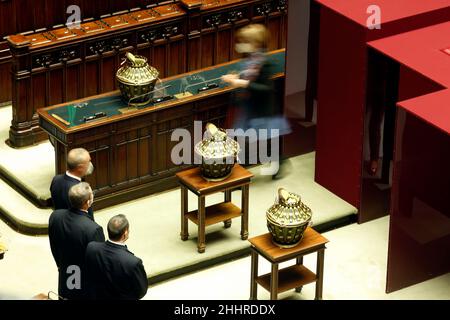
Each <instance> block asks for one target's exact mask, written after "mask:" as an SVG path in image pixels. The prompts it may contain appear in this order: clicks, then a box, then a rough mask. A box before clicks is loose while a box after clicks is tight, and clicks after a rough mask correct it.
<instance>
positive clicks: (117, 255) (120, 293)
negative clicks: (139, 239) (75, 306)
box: [86, 214, 148, 300]
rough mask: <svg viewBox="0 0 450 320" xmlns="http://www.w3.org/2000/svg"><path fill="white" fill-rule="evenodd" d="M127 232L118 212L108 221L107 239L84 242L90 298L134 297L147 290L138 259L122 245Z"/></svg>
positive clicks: (118, 298)
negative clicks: (86, 244)
mask: <svg viewBox="0 0 450 320" xmlns="http://www.w3.org/2000/svg"><path fill="white" fill-rule="evenodd" d="M128 235H129V224H128V220H127V218H126V217H125V216H124V215H121V214H120V215H117V216H114V217H112V218H111V220H109V222H108V237H109V240H108V241H106V242H103V243H99V242H91V243H90V244H89V245H88V247H87V249H86V272H87V277H88V287H89V288H88V291H89V293H90V297H91V299H101V300H105V299H109V300H138V299H141V298H142V297H143V296H145V294H146V293H147V288H148V281H147V274H146V272H145V269H144V266H143V264H142V260H141V259H139V258H138V257H135V256H134V254H133V253H131V252H130V251H128V248H127V246H126V245H125V241H126V240H127V239H128Z"/></svg>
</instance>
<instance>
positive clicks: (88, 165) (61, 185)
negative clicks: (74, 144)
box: [50, 148, 94, 220]
mask: <svg viewBox="0 0 450 320" xmlns="http://www.w3.org/2000/svg"><path fill="white" fill-rule="evenodd" d="M93 172H94V165H93V164H92V162H91V156H90V155H89V152H88V151H87V150H85V149H83V148H76V149H72V150H70V151H69V153H68V154H67V171H66V172H65V173H64V174H59V175H57V176H55V177H54V178H53V180H52V183H51V185H50V192H51V195H52V201H53V207H54V209H55V210H58V209H70V202H69V196H68V193H69V189H70V188H71V187H72V186H74V185H76V184H78V183H80V182H81V181H82V179H83V178H84V177H85V176H87V175H90V174H92V173H93ZM88 216H89V217H90V218H91V219H92V220H94V213H93V210H92V208H89V213H88Z"/></svg>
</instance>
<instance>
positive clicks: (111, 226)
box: [108, 214, 129, 241]
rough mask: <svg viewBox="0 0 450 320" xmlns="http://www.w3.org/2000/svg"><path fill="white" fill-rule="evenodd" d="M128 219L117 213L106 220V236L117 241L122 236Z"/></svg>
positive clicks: (126, 227)
mask: <svg viewBox="0 0 450 320" xmlns="http://www.w3.org/2000/svg"><path fill="white" fill-rule="evenodd" d="M128 226H129V223H128V220H127V217H125V215H123V214H118V215H116V216H114V217H112V218H111V219H109V222H108V237H109V239H110V240H112V241H118V240H120V238H122V236H123V234H124V233H125V231H126V230H128Z"/></svg>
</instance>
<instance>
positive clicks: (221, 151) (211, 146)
mask: <svg viewBox="0 0 450 320" xmlns="http://www.w3.org/2000/svg"><path fill="white" fill-rule="evenodd" d="M206 130H207V134H206V135H205V136H206V138H205V139H204V140H202V141H200V142H199V143H197V144H196V145H195V152H196V153H197V154H198V155H200V156H201V157H202V164H201V165H200V172H201V174H202V176H203V178H204V179H206V180H208V181H222V180H225V179H226V178H228V177H229V176H230V175H231V171H232V170H233V167H234V165H235V163H236V162H237V156H238V154H239V151H240V147H239V144H238V143H237V142H236V141H235V140H233V139H232V138H230V137H228V136H227V133H226V131H225V130H223V129H219V128H217V127H216V126H215V125H214V124H212V123H208V124H207V125H206Z"/></svg>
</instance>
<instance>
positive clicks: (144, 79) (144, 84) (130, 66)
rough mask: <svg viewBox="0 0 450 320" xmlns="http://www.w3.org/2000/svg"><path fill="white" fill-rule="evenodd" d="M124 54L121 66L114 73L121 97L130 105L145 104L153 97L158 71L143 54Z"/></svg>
mask: <svg viewBox="0 0 450 320" xmlns="http://www.w3.org/2000/svg"><path fill="white" fill-rule="evenodd" d="M125 56H126V59H125V60H124V62H123V63H122V67H120V69H119V70H117V73H116V80H117V84H118V86H119V89H120V92H121V93H122V97H123V99H124V100H125V102H127V103H128V104H129V105H131V106H139V105H145V104H147V103H149V102H150V100H151V99H152V98H153V93H154V90H155V85H156V82H157V81H158V77H159V72H158V70H156V69H155V68H154V67H152V66H150V65H149V64H148V63H147V58H145V57H143V56H135V55H133V54H132V53H130V52H127V54H126V55H125Z"/></svg>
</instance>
